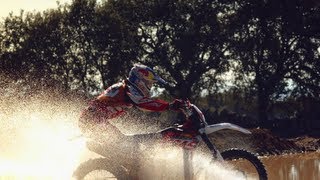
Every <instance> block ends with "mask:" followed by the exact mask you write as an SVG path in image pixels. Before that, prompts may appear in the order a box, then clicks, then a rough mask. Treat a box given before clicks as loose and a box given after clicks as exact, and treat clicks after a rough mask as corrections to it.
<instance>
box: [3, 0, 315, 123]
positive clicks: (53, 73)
mask: <svg viewBox="0 0 320 180" xmlns="http://www.w3.org/2000/svg"><path fill="white" fill-rule="evenodd" d="M303 2H304V1H301V0H292V1H288V0H282V1H276V0H265V1H254V0H235V1H234V0H233V1H231V0H213V1H212V0H184V1H182V0H178V1H177V0H161V1H159V0H146V1H142V0H131V1H127V0H109V1H99V2H97V1H96V0H74V1H72V3H71V4H64V5H61V4H59V6H58V7H57V8H56V9H48V10H46V11H45V12H43V13H40V12H23V11H22V12H21V14H20V15H13V14H9V15H8V17H6V18H5V19H4V21H3V22H1V24H0V69H1V73H0V74H7V75H9V76H11V78H12V79H13V80H15V81H16V82H18V83H21V84H25V87H28V88H29V89H33V88H37V87H39V86H48V87H49V86H51V87H52V86H56V87H59V88H62V89H64V90H65V91H70V90H76V91H82V92H84V93H86V94H88V95H92V94H96V93H98V92H99V91H101V90H102V89H104V88H106V87H107V86H109V85H111V84H113V83H115V82H117V81H119V80H121V79H124V78H126V75H127V73H128V72H129V70H130V68H131V66H132V65H133V64H134V63H137V62H138V63H144V64H147V65H149V66H152V67H154V68H155V70H156V71H157V72H159V74H160V75H161V76H162V77H163V78H164V79H166V80H167V81H169V83H170V86H166V87H165V88H166V89H167V91H168V92H170V93H176V94H179V95H180V97H186V98H191V99H199V97H201V96H204V95H206V97H205V98H207V99H210V102H209V100H203V99H201V100H199V101H198V103H202V104H206V101H207V102H208V103H207V104H210V103H211V105H214V106H216V105H217V104H212V103H213V102H215V101H220V102H219V103H218V104H219V105H221V104H229V107H237V108H235V109H246V111H251V112H258V114H259V119H260V120H261V123H262V124H264V123H266V122H268V112H271V108H272V107H274V106H273V105H274V104H277V103H278V101H281V100H282V101H286V100H287V99H292V98H293V99H299V98H301V97H308V98H311V99H316V100H317V99H319V98H320V97H319V94H320V92H319V91H320V64H319V63H320V61H319V57H320V48H319V47H320V25H319V23H318V22H319V19H320V13H319V6H317V4H316V3H315V2H313V1H312V2H313V3H309V4H306V3H303ZM310 2H311V1H310ZM165 93H167V92H165ZM223 96H224V98H221V97H223ZM219 97H220V99H219ZM237 97H238V98H237ZM203 98H204V97H203ZM203 106H205V105H203ZM240 107H241V108H240ZM232 109H234V108H232ZM300 111H301V112H302V110H300Z"/></svg>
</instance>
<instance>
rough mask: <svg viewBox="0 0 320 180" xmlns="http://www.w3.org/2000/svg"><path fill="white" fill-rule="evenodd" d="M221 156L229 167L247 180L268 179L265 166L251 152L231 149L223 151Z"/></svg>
mask: <svg viewBox="0 0 320 180" xmlns="http://www.w3.org/2000/svg"><path fill="white" fill-rule="evenodd" d="M221 156H222V157H223V159H224V160H225V161H226V163H227V164H228V167H230V168H232V169H233V170H235V171H238V172H239V173H240V174H241V175H242V176H243V177H245V179H248V180H251V179H259V180H267V179H268V175H267V171H266V169H265V167H264V165H263V164H262V162H261V161H260V160H259V159H258V157H257V156H256V155H254V154H252V153H251V152H248V151H246V150H242V149H229V150H226V151H223V152H222V153H221ZM229 165H230V166H229Z"/></svg>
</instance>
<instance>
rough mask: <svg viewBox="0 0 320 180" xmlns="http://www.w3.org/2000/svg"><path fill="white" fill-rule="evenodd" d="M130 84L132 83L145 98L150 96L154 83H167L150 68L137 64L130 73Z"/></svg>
mask: <svg viewBox="0 0 320 180" xmlns="http://www.w3.org/2000/svg"><path fill="white" fill-rule="evenodd" d="M128 80H129V82H130V83H132V84H133V85H134V86H135V87H136V88H137V89H138V90H139V91H140V92H141V93H142V94H143V95H144V96H147V97H149V96H150V89H151V87H152V85H153V83H156V82H158V83H162V84H166V82H165V81H164V80H163V79H162V78H160V77H159V76H158V75H157V74H156V73H155V72H154V71H153V69H151V68H150V67H147V66H145V65H142V64H135V65H134V66H133V68H132V69H131V70H130V73H129V78H128Z"/></svg>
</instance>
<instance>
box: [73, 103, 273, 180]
mask: <svg viewBox="0 0 320 180" xmlns="http://www.w3.org/2000/svg"><path fill="white" fill-rule="evenodd" d="M181 111H182V112H183V113H184V114H185V118H186V119H187V120H186V122H185V123H184V124H182V125H177V126H173V127H169V128H167V129H164V130H161V131H158V132H155V133H147V134H136V135H124V134H122V133H121V132H120V131H119V133H117V134H115V135H116V136H117V137H118V138H117V140H116V141H113V142H112V143H98V142H95V141H89V142H87V147H88V149H89V150H90V151H93V152H95V153H97V154H99V155H101V156H102V158H95V159H90V160H88V161H85V162H83V163H82V164H80V166H78V168H77V169H76V170H75V171H74V174H73V177H74V178H76V179H85V178H86V177H87V175H88V174H90V173H91V172H93V171H96V170H100V171H101V170H105V171H107V172H108V173H110V174H111V175H112V177H113V178H114V179H141V178H139V177H137V176H138V175H137V172H138V170H137V168H139V166H138V165H137V164H138V162H139V157H142V154H143V153H144V152H145V151H148V148H145V147H151V146H152V145H153V144H154V143H156V142H157V143H158V142H161V143H170V144H171V145H176V146H180V147H183V148H184V149H188V150H194V149H196V148H197V147H199V145H198V144H199V143H200V142H201V141H202V142H204V144H205V145H206V147H207V148H208V149H209V150H210V154H211V155H212V157H213V159H212V160H213V161H219V162H223V163H227V164H229V163H231V164H233V166H235V169H236V170H237V171H239V172H241V174H242V175H243V177H245V178H246V177H254V179H260V180H267V172H266V169H265V167H264V165H263V164H262V162H261V161H260V160H259V159H258V157H257V156H256V155H255V154H253V153H251V152H248V151H246V150H244V149H236V148H233V149H228V150H225V151H223V152H220V151H219V150H218V149H217V148H216V146H215V145H214V144H213V143H212V142H211V140H210V138H209V137H208V135H209V134H211V133H214V132H217V131H219V130H223V129H231V130H235V131H239V132H242V133H245V134H250V131H249V130H247V129H244V128H242V127H240V126H238V125H234V124H231V123H219V124H211V125H209V124H208V123H207V121H206V120H205V117H204V115H203V113H202V112H201V111H200V110H199V108H198V107H196V106H195V105H194V104H191V103H189V106H185V107H183V108H181ZM185 126H188V128H187V130H186V129H184V128H185ZM141 144H143V147H144V148H141ZM211 155H210V156H211ZM233 161H236V162H237V161H244V162H245V163H247V164H249V165H250V166H251V167H252V168H251V169H253V172H251V170H250V172H247V168H245V169H241V165H240V167H238V164H237V163H233ZM245 166H247V165H245ZM108 176H109V175H108ZM89 179H90V178H89ZM91 179H92V178H91ZM246 179H247V178H246Z"/></svg>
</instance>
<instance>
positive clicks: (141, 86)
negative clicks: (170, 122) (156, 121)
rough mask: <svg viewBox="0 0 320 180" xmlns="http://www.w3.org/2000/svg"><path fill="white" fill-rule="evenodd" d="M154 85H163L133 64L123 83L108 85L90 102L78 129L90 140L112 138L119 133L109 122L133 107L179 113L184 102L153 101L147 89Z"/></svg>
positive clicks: (149, 70)
mask: <svg viewBox="0 0 320 180" xmlns="http://www.w3.org/2000/svg"><path fill="white" fill-rule="evenodd" d="M153 83H162V84H165V83H166V82H165V81H164V80H163V79H162V78H161V77H159V76H158V75H157V74H156V73H155V72H154V71H153V69H151V68H150V67H147V66H145V65H141V64H135V65H134V66H133V67H132V69H131V70H130V72H129V77H128V78H127V79H126V80H123V81H122V82H119V83H116V84H113V85H111V86H110V87H108V88H107V89H106V90H105V91H104V92H103V93H102V94H100V95H99V96H97V97H96V98H95V99H93V100H92V101H90V102H89V106H88V107H87V108H85V109H84V110H83V111H82V113H81V117H80V120H79V127H80V129H81V130H82V131H83V133H85V134H88V135H90V136H97V135H98V136H99V135H100V136H101V132H102V131H103V132H106V133H108V134H111V135H112V136H114V135H117V134H121V133H119V130H118V128H116V127H115V126H114V125H112V124H111V123H110V122H109V120H110V119H113V118H117V117H119V116H121V115H123V114H125V113H126V111H127V110H128V109H129V108H131V107H133V106H135V107H138V108H139V109H141V110H146V111H153V112H162V111H166V110H173V111H179V108H181V107H183V106H185V105H186V104H185V102H184V101H181V100H178V99H176V100H174V101H173V102H172V103H168V102H166V101H164V100H160V99H152V98H151V97H150V96H151V95H150V89H151V87H152V85H153ZM100 140H101V139H100Z"/></svg>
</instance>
